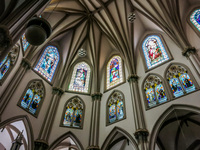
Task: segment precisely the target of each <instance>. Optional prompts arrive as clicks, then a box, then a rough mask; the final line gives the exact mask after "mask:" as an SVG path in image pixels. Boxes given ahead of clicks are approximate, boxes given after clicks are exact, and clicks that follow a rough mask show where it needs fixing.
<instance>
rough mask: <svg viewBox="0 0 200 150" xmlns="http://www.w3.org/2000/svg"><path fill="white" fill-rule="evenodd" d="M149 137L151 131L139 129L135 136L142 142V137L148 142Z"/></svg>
mask: <svg viewBox="0 0 200 150" xmlns="http://www.w3.org/2000/svg"><path fill="white" fill-rule="evenodd" d="M148 135H149V131H148V130H147V129H137V130H136V131H135V133H134V136H135V138H136V139H137V140H140V137H142V139H144V140H147V136H148Z"/></svg>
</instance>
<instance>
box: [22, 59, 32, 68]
mask: <svg viewBox="0 0 200 150" xmlns="http://www.w3.org/2000/svg"><path fill="white" fill-rule="evenodd" d="M21 66H23V67H24V68H27V69H30V68H31V62H30V61H29V60H28V59H26V58H23V59H22V62H21Z"/></svg>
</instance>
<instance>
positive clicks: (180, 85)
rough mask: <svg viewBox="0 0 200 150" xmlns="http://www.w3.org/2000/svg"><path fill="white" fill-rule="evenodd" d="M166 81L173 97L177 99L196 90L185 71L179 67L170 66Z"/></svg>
mask: <svg viewBox="0 0 200 150" xmlns="http://www.w3.org/2000/svg"><path fill="white" fill-rule="evenodd" d="M167 79H168V82H169V85H170V87H171V90H172V92H173V94H174V97H179V96H181V95H184V93H189V92H191V91H194V90H195V89H196V88H195V86H194V84H193V82H192V80H191V79H190V77H189V75H188V74H187V70H186V69H185V68H184V67H183V66H181V65H171V66H170V67H169V69H168V71H167Z"/></svg>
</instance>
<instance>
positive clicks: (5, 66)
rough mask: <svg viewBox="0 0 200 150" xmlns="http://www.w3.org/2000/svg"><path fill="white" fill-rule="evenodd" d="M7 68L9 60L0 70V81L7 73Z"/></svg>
mask: <svg viewBox="0 0 200 150" xmlns="http://www.w3.org/2000/svg"><path fill="white" fill-rule="evenodd" d="M9 67H10V59H8V60H7V62H6V63H5V64H4V65H3V66H2V68H1V70H0V79H2V78H3V76H4V75H5V74H6V72H7V71H8V69H9Z"/></svg>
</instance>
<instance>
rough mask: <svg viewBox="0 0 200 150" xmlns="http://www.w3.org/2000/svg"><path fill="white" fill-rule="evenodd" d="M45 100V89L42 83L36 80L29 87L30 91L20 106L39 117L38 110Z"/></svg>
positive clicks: (20, 102) (19, 103)
mask: <svg viewBox="0 0 200 150" xmlns="http://www.w3.org/2000/svg"><path fill="white" fill-rule="evenodd" d="M43 98H44V87H43V84H42V83H41V81H39V80H34V81H33V82H31V83H30V84H29V85H28V89H27V91H26V93H25V94H24V96H23V98H22V99H21V100H20V101H19V102H18V105H19V106H20V107H22V108H23V109H25V110H27V111H28V112H29V113H31V114H32V115H34V116H37V115H38V111H39V110H38V108H39V106H40V103H41V101H42V100H43Z"/></svg>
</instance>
